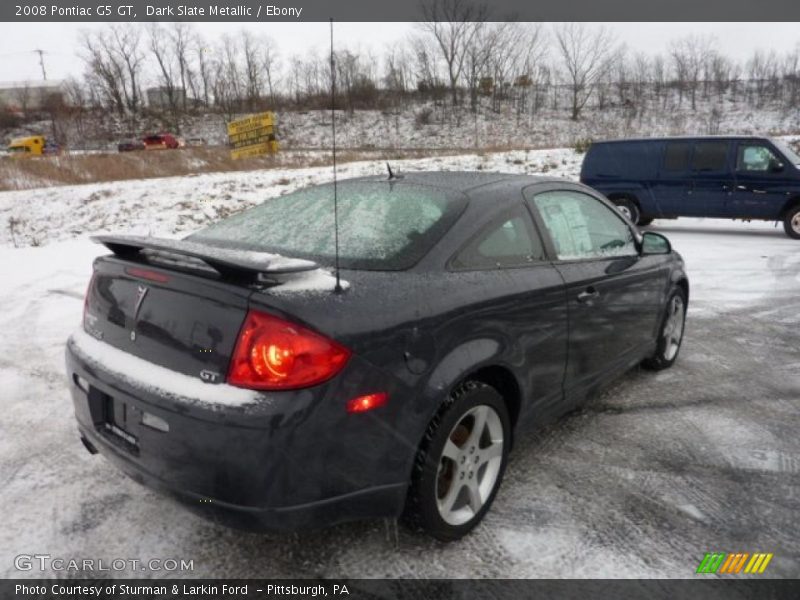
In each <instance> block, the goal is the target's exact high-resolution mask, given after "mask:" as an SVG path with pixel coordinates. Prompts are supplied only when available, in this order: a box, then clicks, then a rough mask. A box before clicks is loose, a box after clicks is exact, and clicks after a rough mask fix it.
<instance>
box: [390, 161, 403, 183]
mask: <svg viewBox="0 0 800 600" xmlns="http://www.w3.org/2000/svg"><path fill="white" fill-rule="evenodd" d="M386 169H387V170H388V171H389V181H392V180H394V179H402V178H403V176H402V175H395V173H394V171H392V166H391V165H390V164H389V161H386Z"/></svg>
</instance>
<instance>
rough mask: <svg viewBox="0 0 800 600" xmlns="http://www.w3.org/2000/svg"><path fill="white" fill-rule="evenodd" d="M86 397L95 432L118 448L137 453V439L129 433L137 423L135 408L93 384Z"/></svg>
mask: <svg viewBox="0 0 800 600" xmlns="http://www.w3.org/2000/svg"><path fill="white" fill-rule="evenodd" d="M87 398H88V400H89V410H90V412H91V414H92V420H93V421H94V426H95V429H96V430H97V432H98V433H100V434H101V435H102V436H103V437H104V438H105V439H106V440H108V441H109V442H111V443H112V444H114V445H115V446H117V447H119V448H120V449H122V450H125V451H126V452H130V453H131V454H135V455H138V454H139V439H138V438H137V437H136V436H135V435H134V434H133V433H131V430H132V429H133V428H134V427H135V426H136V423H137V420H136V419H137V416H136V414H137V411H136V409H135V408H134V407H132V406H131V405H129V404H128V403H127V402H125V401H123V400H121V399H119V398H114V397H112V396H109V395H108V394H105V393H103V392H101V391H100V390H98V389H97V388H96V387H94V386H90V387H89V393H88V394H87Z"/></svg>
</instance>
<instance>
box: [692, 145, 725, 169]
mask: <svg viewBox="0 0 800 600" xmlns="http://www.w3.org/2000/svg"><path fill="white" fill-rule="evenodd" d="M727 164H728V142H697V143H696V144H695V145H694V156H693V157H692V171H725V170H726V166H727Z"/></svg>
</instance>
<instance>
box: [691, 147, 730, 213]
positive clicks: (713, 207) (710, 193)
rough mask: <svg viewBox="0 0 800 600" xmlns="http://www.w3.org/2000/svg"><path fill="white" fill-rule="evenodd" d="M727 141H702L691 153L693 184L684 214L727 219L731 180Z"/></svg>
mask: <svg viewBox="0 0 800 600" xmlns="http://www.w3.org/2000/svg"><path fill="white" fill-rule="evenodd" d="M730 153H731V143H730V141H729V140H701V141H697V142H695V143H694V148H693V151H692V180H691V184H690V186H689V189H688V191H687V194H686V202H685V204H686V209H685V211H684V213H683V214H686V215H694V216H698V217H730V216H734V215H733V213H732V201H731V200H732V196H733V188H734V178H733V172H732V169H731V161H730Z"/></svg>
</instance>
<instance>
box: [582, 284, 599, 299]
mask: <svg viewBox="0 0 800 600" xmlns="http://www.w3.org/2000/svg"><path fill="white" fill-rule="evenodd" d="M599 297H600V292H598V291H597V290H596V289H594V288H593V287H588V288H586V289H585V290H584V291H582V292H581V293H580V294H578V302H588V301H589V300H593V299H595V298H599Z"/></svg>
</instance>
